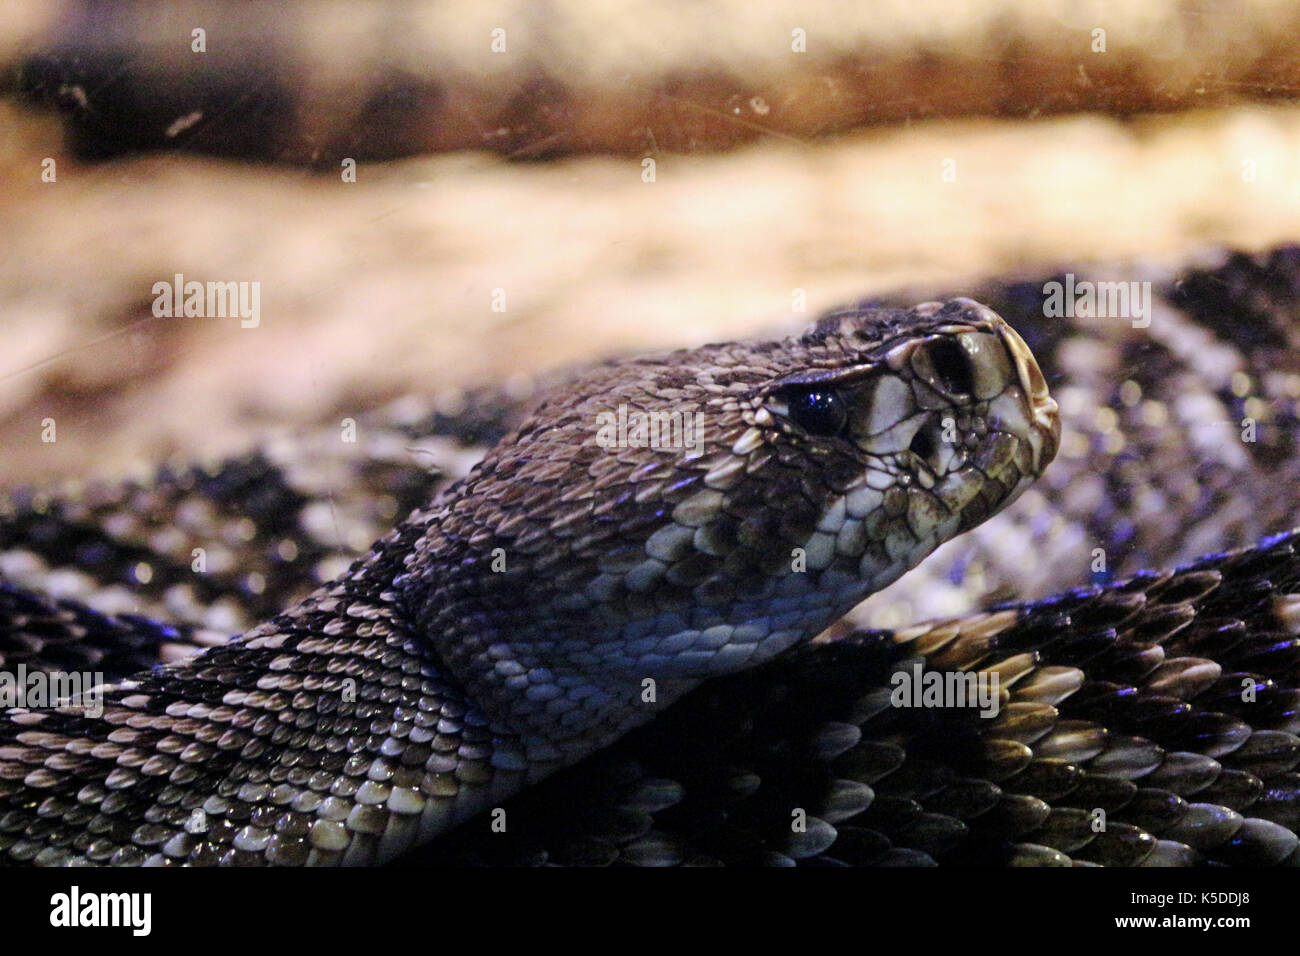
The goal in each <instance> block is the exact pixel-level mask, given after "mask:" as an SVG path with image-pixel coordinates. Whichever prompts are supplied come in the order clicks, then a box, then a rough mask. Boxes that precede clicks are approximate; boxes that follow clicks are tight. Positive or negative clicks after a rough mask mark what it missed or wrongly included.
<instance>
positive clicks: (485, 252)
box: [0, 0, 1300, 486]
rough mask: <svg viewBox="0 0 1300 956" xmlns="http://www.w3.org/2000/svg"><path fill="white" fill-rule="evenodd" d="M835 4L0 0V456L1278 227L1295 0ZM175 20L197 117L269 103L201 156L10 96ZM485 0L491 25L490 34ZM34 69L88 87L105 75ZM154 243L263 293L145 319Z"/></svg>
mask: <svg viewBox="0 0 1300 956" xmlns="http://www.w3.org/2000/svg"><path fill="white" fill-rule="evenodd" d="M147 6H148V7H153V6H154V5H147ZM838 6H839V5H836V4H830V3H825V4H823V3H814V4H810V5H807V6H804V5H800V6H798V7H791V8H790V9H789V10H787V9H786V6H785V5H781V4H773V3H767V2H761V3H742V2H739V0H735V2H725V0H710V2H707V3H692V4H671V3H670V4H659V5H654V6H653V7H652V6H650V5H647V4H643V3H638V2H631V0H602V2H601V3H599V4H594V3H587V4H577V3H565V2H554V3H531V4H529V3H523V2H522V0H519V2H513V0H499V2H493V3H470V2H465V3H438V2H426V3H420V4H404V5H397V4H382V3H370V4H351V3H349V4H335V3H318V4H313V5H304V4H298V3H289V4H266V3H253V4H238V3H214V2H207V3H182V4H168V5H167V6H166V13H165V15H164V14H163V13H142V12H141V9H142V8H138V7H136V6H135V5H130V4H128V5H103V4H96V3H89V4H87V3H67V2H60V3H43V2H28V0H10V2H8V3H6V4H5V5H4V6H3V8H0V64H2V65H3V67H4V69H5V71H6V76H7V78H8V79H7V80H6V82H5V84H4V87H3V90H4V94H5V95H4V97H3V99H0V132H2V135H0V330H2V332H3V338H2V339H0V341H2V342H3V346H2V347H0V449H3V455H4V469H3V477H2V478H0V483H3V484H4V485H5V486H12V485H14V484H17V483H23V482H30V481H43V480H48V479H50V478H52V477H54V476H60V475H63V476H68V475H89V474H94V475H113V474H117V473H119V472H122V471H124V470H127V469H130V468H133V467H139V466H141V465H145V464H148V465H152V464H156V463H157V462H159V461H160V460H162V459H163V458H164V457H166V456H169V455H176V456H182V457H187V458H190V457H205V456H211V455H216V454H220V453H224V452H229V451H236V450H239V449H242V448H245V447H248V446H250V445H252V444H253V443H255V442H256V441H257V437H258V435H259V434H260V433H261V432H263V431H264V430H265V429H268V428H272V427H277V426H279V427H283V426H286V425H287V426H293V425H295V424H299V423H307V422H315V421H324V420H329V419H331V418H333V417H336V416H339V415H345V414H355V413H356V412H358V411H360V410H362V409H364V408H367V407H370V406H372V405H374V404H376V403H378V402H380V401H383V400H385V399H388V398H392V397H394V396H397V395H401V394H403V393H407V392H416V393H420V394H425V395H429V396H440V395H441V396H443V397H444V399H448V400H449V399H450V397H451V396H454V394H455V392H456V390H457V389H459V388H464V387H467V386H473V385H479V384H492V383H496V382H502V381H507V380H509V379H511V378H512V377H514V376H520V375H527V374H528V373H530V372H532V371H535V370H539V369H544V368H549V367H554V366H557V365H564V364H567V363H570V362H578V361H584V360H589V359H591V358H595V357H600V356H604V355H609V354H614V353H618V352H625V351H628V350H637V349H655V348H663V347H670V346H678V345H691V344H696V343H700V342H703V341H706V340H716V339H719V338H728V337H734V336H743V335H746V334H757V333H761V332H764V331H769V330H771V329H773V328H781V327H785V326H789V325H792V324H801V323H802V322H803V321H804V320H805V319H807V318H809V317H810V316H811V313H814V312H816V311H817V310H818V309H820V308H822V307H825V306H829V305H833V304H836V303H837V302H839V301H842V300H844V299H848V298H856V297H861V296H864V295H867V294H871V293H875V292H885V291H889V290H891V289H896V288H899V287H903V286H906V287H909V288H912V287H915V288H922V289H924V288H934V289H935V290H943V291H950V290H954V289H960V288H961V287H962V285H963V283H966V282H971V283H973V282H974V281H975V280H977V279H979V278H981V277H988V276H992V275H999V274H1016V275H1025V276H1029V277H1033V276H1037V275H1042V274H1046V273H1049V272H1051V271H1053V270H1057V269H1061V268H1067V267H1075V266H1078V265H1081V264H1085V263H1088V262H1098V261H1120V262H1135V263H1150V264H1169V265H1173V264H1178V263H1186V262H1191V261H1195V260H1196V259H1197V258H1198V257H1204V256H1206V255H1208V254H1209V252H1210V250H1213V249H1215V248H1216V247H1218V246H1221V245H1225V244H1226V245H1232V246H1235V247H1239V248H1242V249H1246V250H1258V249H1263V248H1266V247H1268V246H1270V245H1272V244H1275V243H1278V242H1282V241H1287V240H1295V239H1297V238H1300V106H1297V105H1296V103H1295V102H1294V101H1293V99H1292V97H1291V94H1292V92H1293V91H1295V90H1297V89H1300V53H1297V50H1300V43H1298V42H1297V41H1298V40H1300V13H1298V12H1297V10H1296V8H1295V5H1294V4H1284V3H1266V2H1255V3H1232V4H1223V3H1211V2H1206V3H1173V2H1166V0H1142V2H1134V3H1119V2H1115V0H1111V2H1107V3H1095V4H1086V3H1085V4H1077V3H1060V4H1054V3H1028V2H1019V0H997V2H990V3H985V4H970V5H962V4H950V3H944V2H938V0H915V2H909V3H884V4H879V5H876V6H873V7H872V9H871V10H870V11H867V12H862V13H854V14H845V13H844V12H843V11H841V10H839V9H837V8H838ZM123 11H125V12H123ZM194 24H202V25H204V29H205V31H206V34H207V37H208V41H207V42H208V43H209V44H210V45H211V47H212V50H213V53H214V54H215V53H216V52H217V48H221V51H222V52H221V56H223V57H225V58H226V59H222V60H219V61H199V62H201V63H202V66H201V67H198V68H200V69H204V70H209V71H211V70H212V67H211V66H210V64H211V63H212V62H218V64H219V66H220V69H221V70H222V71H224V72H223V73H222V75H223V76H225V77H226V78H227V79H228V80H229V82H228V83H227V87H228V88H227V89H226V91H225V93H224V94H223V95H226V96H229V97H231V100H230V102H231V107H230V108H231V110H232V112H231V113H230V114H229V117H228V119H229V122H228V123H227V127H228V129H227V132H229V130H230V129H234V130H235V131H236V132H241V131H242V133H243V134H244V135H245V141H246V140H247V133H248V128H247V127H246V126H242V127H241V125H240V123H241V120H240V117H239V114H238V106H237V104H238V101H239V99H240V90H241V89H242V86H241V84H242V85H243V86H247V88H248V89H249V90H250V91H262V92H265V91H266V90H268V89H274V90H275V91H276V92H277V94H283V96H284V97H287V98H288V100H287V101H288V104H289V105H288V106H287V107H286V108H285V109H284V111H283V113H279V114H276V116H277V117H278V119H277V120H276V121H277V122H279V123H281V124H282V126H281V127H277V128H276V129H275V130H273V132H272V134H269V135H272V136H273V137H274V139H275V142H274V144H271V145H269V146H268V147H267V149H266V150H265V151H264V155H257V156H254V157H253V159H252V160H250V159H248V158H246V157H245V158H231V157H230V156H225V155H222V154H221V153H222V149H221V139H220V134H221V132H222V128H221V126H220V124H219V123H218V124H217V125H215V126H212V125H209V126H208V127H207V128H206V130H203V132H204V133H205V135H209V139H208V140H207V142H205V143H204V144H203V145H204V149H205V153H206V154H200V153H190V152H133V151H127V152H126V153H125V154H124V155H121V156H117V157H115V158H111V159H108V160H103V161H93V162H92V161H87V160H86V159H84V158H80V156H79V154H78V150H76V149H73V148H70V145H69V143H70V141H69V140H67V139H65V135H64V133H65V129H64V118H61V116H60V115H59V113H58V112H57V111H56V110H54V109H53V108H52V106H51V104H50V103H49V102H48V97H47V101H45V102H41V101H40V99H39V97H34V96H32V95H31V90H30V88H29V87H30V83H29V76H30V74H29V73H28V72H25V69H26V67H25V64H30V62H31V60H32V58H33V57H39V56H41V55H43V54H45V53H47V52H48V51H50V50H55V49H62V50H65V51H66V50H68V49H73V50H75V49H77V44H81V45H82V47H83V48H86V49H96V48H101V47H103V46H104V45H105V44H108V45H111V46H112V49H114V50H117V51H120V50H122V49H127V50H130V51H132V57H131V58H128V59H127V60H126V61H124V65H123V67H122V71H123V72H124V73H126V72H129V71H131V70H134V71H136V73H138V74H139V75H140V76H142V77H144V79H143V80H142V81H141V84H142V86H145V87H147V85H148V84H150V83H151V84H154V86H155V87H156V86H159V85H161V86H162V87H163V88H166V87H167V86H168V83H169V78H170V77H172V76H173V75H174V76H175V77H176V80H175V84H176V89H180V90H182V91H183V90H187V89H188V88H189V87H188V86H186V84H187V83H189V82H190V81H191V79H192V77H191V78H190V79H187V78H186V77H187V76H189V74H187V72H186V71H187V70H188V71H193V70H194V69H196V67H195V59H194V56H193V54H192V53H191V52H190V48H189V44H190V30H191V28H192V26H193V25H194ZM497 25H500V26H501V27H502V28H504V29H505V30H506V36H507V38H508V39H507V42H508V43H511V44H514V47H513V48H512V49H513V51H514V52H513V53H512V52H509V49H510V48H508V51H507V52H506V53H505V54H503V55H501V56H498V57H497V58H495V59H493V58H491V57H490V56H489V55H488V53H487V52H485V51H486V50H487V48H488V46H489V44H490V38H491V37H490V34H491V30H493V29H495V28H496V26H497ZM797 29H798V30H804V31H805V33H806V43H807V52H806V53H803V54H795V53H793V51H792V50H791V43H792V36H793V34H792V31H793V30H797ZM1098 29H1101V30H1104V31H1105V33H1104V36H1105V45H1106V49H1105V51H1104V52H1101V51H1096V50H1095V49H1094V47H1095V46H1096V44H1097V37H1096V34H1095V32H1094V31H1096V30H1098ZM267 44H270V48H271V49H272V50H273V52H272V53H270V54H268V53H266V52H265V51H266V50H267V49H268V46H267ZM394 76H397V77H400V78H401V85H399V87H396V88H394V87H393V85H392V84H393V79H392V78H393V77H394ZM114 78H115V79H116V78H118V77H116V75H115V77H114ZM56 85H57V86H60V87H61V88H60V89H55V90H54V93H55V94H56V96H55V99H57V100H58V101H59V102H62V103H63V104H64V105H65V107H66V106H67V105H68V104H69V103H72V104H73V108H74V109H81V110H86V111H91V112H93V111H94V110H96V109H101V111H102V107H100V106H98V105H97V104H99V103H102V102H103V100H102V99H101V97H103V96H106V95H109V94H110V93H112V88H111V85H95V84H85V85H84V86H81V85H79V84H77V83H75V82H63V83H60V84H56ZM372 87H377V88H379V89H380V90H381V92H382V91H386V92H385V93H384V95H383V96H379V97H377V96H376V95H375V93H374V90H373V89H372ZM394 89H396V93H395V94H394V95H388V94H391V93H393V91H394ZM46 92H47V93H49V92H50V91H49V90H48V89H47V90H46ZM172 102H173V103H174V104H181V105H182V108H181V109H180V110H179V112H178V115H177V116H175V120H177V121H182V120H186V117H187V116H190V115H191V114H190V113H187V112H185V111H184V109H183V103H184V100H183V97H182V98H180V99H177V98H175V97H173V101H172ZM277 102H278V101H277ZM377 103H379V104H382V108H380V107H378V106H376V105H375V104H377ZM394 104H396V105H394ZM217 105H218V107H220V101H217ZM193 112H202V113H204V114H205V115H204V116H202V117H200V118H199V120H196V121H195V122H201V123H211V121H212V120H213V119H214V118H216V119H220V118H221V117H220V116H219V115H217V114H218V112H219V111H217V112H214V109H213V101H212V100H207V101H205V105H204V108H203V109H202V110H195V111H193ZM101 115H102V112H101ZM381 121H382V122H381ZM182 125H183V123H182ZM381 127H382V128H381ZM72 145H73V146H75V143H73V144H72ZM244 152H245V154H246V153H247V150H246V149H245V150H244ZM349 156H355V157H358V165H357V176H356V182H355V183H350V182H344V181H343V177H342V176H341V175H340V166H339V160H340V157H349ZM368 156H369V157H371V158H367V157H368ZM647 158H648V159H651V160H653V161H654V181H653V182H646V181H644V179H643V174H644V171H645V167H644V165H643V163H644V161H645V160H646V159H647ZM49 160H53V163H54V169H55V170H56V171H57V178H56V180H55V181H54V182H44V181H42V171H43V169H46V168H48V162H47V161H49ZM175 273H183V274H184V275H185V277H186V278H187V279H197V280H200V281H205V280H209V279H211V280H223V281H224V280H236V281H256V282H259V283H260V284H261V313H262V315H261V323H260V325H259V326H258V327H257V328H255V329H242V328H240V324H239V321H238V320H237V319H209V318H189V319H186V318H162V319H160V318H155V317H153V315H152V314H151V310H150V306H151V302H152V299H153V296H152V293H151V288H152V286H153V284H154V283H155V282H158V281H170V279H171V278H172V276H173V275H174V274H175ZM497 289H500V290H504V292H505V302H506V310H505V311H504V312H495V311H493V309H492V303H493V295H494V290H497ZM796 290H803V291H804V293H805V294H806V302H807V310H808V313H809V314H808V315H802V314H798V313H797V312H796V311H795V301H796ZM46 417H53V418H55V419H56V421H57V422H58V428H59V432H58V435H59V440H58V441H57V442H55V443H53V444H45V443H42V442H41V441H40V432H41V422H42V420H43V419H44V418H46Z"/></svg>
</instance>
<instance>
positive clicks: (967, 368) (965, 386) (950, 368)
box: [927, 338, 975, 396]
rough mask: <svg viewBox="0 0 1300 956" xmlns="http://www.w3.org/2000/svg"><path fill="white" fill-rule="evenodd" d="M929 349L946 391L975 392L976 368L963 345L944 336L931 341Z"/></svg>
mask: <svg viewBox="0 0 1300 956" xmlns="http://www.w3.org/2000/svg"><path fill="white" fill-rule="evenodd" d="M927 351H928V352H929V355H930V364H931V365H932V366H933V367H934V374H935V378H936V379H937V380H938V383H939V385H940V386H941V387H942V388H943V390H944V391H946V392H948V393H949V394H950V395H972V396H973V395H974V394H975V370H974V369H972V368H971V364H970V356H969V355H967V354H966V350H965V349H964V348H962V347H961V345H959V344H958V343H957V342H956V341H955V340H953V339H950V338H942V339H937V340H936V341H934V342H931V343H930V345H929V347H928V349H927Z"/></svg>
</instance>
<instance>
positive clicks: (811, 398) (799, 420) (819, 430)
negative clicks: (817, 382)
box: [782, 388, 849, 438]
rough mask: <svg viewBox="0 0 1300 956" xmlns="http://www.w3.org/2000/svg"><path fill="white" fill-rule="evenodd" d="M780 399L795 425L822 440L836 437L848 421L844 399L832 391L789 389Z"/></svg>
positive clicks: (826, 389) (823, 389)
mask: <svg viewBox="0 0 1300 956" xmlns="http://www.w3.org/2000/svg"><path fill="white" fill-rule="evenodd" d="M782 397H783V398H785V401H786V406H787V407H788V408H789V409H790V417H791V418H792V419H793V420H794V422H795V424H797V425H798V426H799V427H800V428H802V429H803V430H804V431H806V432H808V433H809V434H810V435H819V436H821V437H823V438H830V437H832V436H834V435H838V434H839V433H840V432H841V431H842V430H843V428H844V425H845V424H846V423H847V422H848V420H849V412H848V409H847V408H846V407H845V404H844V399H843V398H841V397H840V394H839V393H838V392H836V391H834V390H833V389H829V388H799V389H790V390H789V391H787V392H785V394H784V395H783V396H782Z"/></svg>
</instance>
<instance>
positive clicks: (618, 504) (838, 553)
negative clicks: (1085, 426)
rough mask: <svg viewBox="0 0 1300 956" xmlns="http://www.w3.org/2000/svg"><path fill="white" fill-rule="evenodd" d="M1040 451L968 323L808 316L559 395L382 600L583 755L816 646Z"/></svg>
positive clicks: (977, 325) (529, 723)
mask: <svg viewBox="0 0 1300 956" xmlns="http://www.w3.org/2000/svg"><path fill="white" fill-rule="evenodd" d="M1059 440H1060V425H1059V422H1058V418H1057V408H1056V403H1055V402H1054V401H1053V400H1052V399H1051V397H1050V396H1049V395H1048V393H1047V387H1046V384H1045V382H1044V379H1043V375H1042V373H1041V372H1040V370H1039V368H1038V365H1037V364H1036V362H1035V360H1034V358H1033V356H1032V355H1031V354H1030V352H1029V349H1028V347H1027V346H1026V345H1025V343H1024V341H1023V340H1022V339H1021V338H1020V337H1019V336H1018V335H1017V334H1016V333H1015V332H1014V331H1013V330H1012V329H1011V327H1010V326H1009V325H1008V324H1007V323H1006V322H1005V321H1004V320H1003V319H1002V318H1000V317H999V316H998V315H997V314H995V313H994V312H993V311H992V310H990V309H988V308H986V307H985V306H982V305H980V304H978V303H976V302H973V301H971V300H969V299H955V300H953V301H950V302H947V303H938V302H932V303H925V304H922V305H919V306H916V307H915V308H912V309H906V310H904V309H853V310H846V311H841V312H833V313H829V314H827V315H826V316H824V317H823V318H822V319H821V320H820V321H819V322H817V324H816V325H815V326H814V327H813V328H812V329H810V330H809V331H808V332H806V333H805V334H803V335H802V336H798V337H794V338H789V339H784V340H778V341H771V342H740V343H729V344H722V345H709V346H703V347H701V348H698V349H693V350H683V351H678V352H673V353H669V354H667V355H663V356H658V357H653V358H645V359H636V360H630V361H623V362H616V363H611V364H609V365H606V366H602V367H600V368H598V369H596V370H593V371H592V372H591V373H589V374H588V375H586V376H584V377H582V378H581V379H579V380H578V381H577V382H575V383H573V384H572V385H570V386H568V387H566V388H565V389H563V390H562V391H560V392H559V393H557V394H556V395H555V396H553V397H552V398H551V399H550V400H549V401H547V402H546V403H545V404H543V405H542V406H540V407H539V408H538V410H537V412H536V413H535V414H534V415H533V416H532V417H531V418H530V419H529V421H527V422H526V423H525V424H523V425H522V426H521V427H520V429H519V430H518V431H517V432H515V433H514V434H513V435H512V436H509V437H508V438H507V439H505V440H504V441H503V442H502V444H501V445H499V446H498V447H497V448H496V449H494V450H493V452H491V453H490V454H489V455H488V457H487V458H486V459H485V460H484V461H483V462H482V463H480V465H478V466H477V467H476V468H475V469H474V471H473V472H471V474H470V475H469V476H468V477H467V478H466V479H465V480H464V481H463V482H462V483H461V485H460V487H459V488H457V489H456V494H455V495H454V496H453V497H452V498H451V500H450V501H449V502H448V503H447V504H446V506H445V508H444V509H443V511H442V512H441V513H440V514H439V515H438V516H437V519H436V520H435V521H433V522H432V523H431V524H430V527H429V531H428V533H427V534H426V536H425V539H424V540H423V541H422V542H421V546H420V549H418V550H420V551H421V552H423V556H422V557H419V558H417V559H415V560H414V562H413V568H412V572H411V573H410V574H409V575H406V576H405V578H404V580H403V581H402V582H401V587H402V589H403V590H404V591H405V593H406V594H407V596H408V598H409V599H410V601H411V603H412V604H413V605H414V607H415V613H416V617H417V619H418V621H419V623H420V627H421V630H422V631H424V632H425V633H426V634H429V635H430V636H431V638H432V639H433V640H434V641H435V643H437V644H438V646H439V650H440V652H441V655H442V657H443V658H444V660H446V662H447V663H448V664H449V665H450V666H451V667H452V669H453V671H455V672H456V673H457V674H458V675H460V676H461V677H462V679H463V680H465V681H466V682H467V683H469V684H470V685H471V687H472V690H474V691H475V692H476V694H477V696H478V699H481V700H484V701H486V702H489V706H490V708H491V709H493V710H494V711H495V712H494V714H493V716H495V717H498V718H500V719H501V720H503V722H504V723H506V724H508V725H510V726H515V727H518V726H526V727H527V728H528V729H529V730H530V731H534V732H536V733H538V734H541V735H542V736H545V737H547V738H548V739H550V740H559V739H563V738H565V737H566V736H569V737H577V738H584V739H586V740H587V742H589V738H590V736H591V735H592V734H599V733H601V732H604V733H606V734H612V733H615V732H617V731H618V730H620V729H622V728H624V727H625V726H626V725H627V723H629V722H630V721H634V720H635V719H640V718H636V717H633V716H632V715H633V714H635V713H636V712H637V711H638V707H639V706H640V704H641V703H642V702H643V700H644V688H645V686H646V684H645V681H646V680H647V679H648V680H650V681H652V683H653V682H660V683H661V684H662V685H663V686H664V687H671V688H673V690H672V692H671V693H670V694H668V695H667V696H672V695H673V694H676V693H678V692H680V691H681V690H683V689H685V688H687V687H689V686H691V685H692V684H693V683H694V682H697V681H698V680H699V679H700V678H702V677H705V676H708V675H711V674H718V673H724V672H729V671H734V670H738V669H740V668H743V667H746V666H749V665H752V664H756V663H759V662H761V661H763V660H766V659H769V658H771V657H773V656H774V655H776V654H778V653H780V652H781V651H783V650H785V649H786V648H789V647H790V646H792V645H794V644H796V643H798V642H800V641H803V640H806V639H808V638H810V637H812V636H814V635H816V634H817V633H819V632H820V631H821V630H822V629H824V628H825V627H826V626H827V625H829V624H830V623H832V622H833V621H834V620H836V619H837V618H838V617H840V616H842V615H843V614H844V613H846V612H847V611H848V610H850V609H851V608H852V607H853V606H854V605H855V604H856V603H858V602H859V601H860V600H862V599H863V598H865V597H866V596H868V595H869V594H871V593H873V592H875V591H878V590H880V589H881V588H883V587H885V586H886V585H888V584H889V583H891V582H892V581H893V580H895V579H896V578H897V577H899V576H900V575H901V574H903V573H904V572H905V571H906V570H908V569H909V568H911V567H913V566H914V565H916V564H917V563H918V562H919V561H920V560H921V559H922V558H924V557H925V556H926V555H928V554H929V553H930V552H931V551H933V550H934V549H935V548H936V547H937V546H938V545H940V544H942V543H943V542H944V541H946V540H948V539H949V538H951V537H953V536H954V535H957V534H960V533H961V532H963V531H965V530H967V529H969V528H971V527H973V526H974V525H976V524H978V523H979V522H981V521H983V520H985V519H986V518H988V517H990V516H992V515H993V514H995V513H996V512H997V511H999V510H1000V509H1001V508H1003V507H1005V506H1006V505H1007V504H1009V503H1010V502H1011V501H1013V500H1014V499H1015V498H1016V496H1018V495H1019V494H1020V493H1021V492H1022V491H1023V490H1024V489H1025V488H1026V487H1027V486H1028V485H1029V484H1030V483H1032V482H1033V480H1034V479H1035V478H1037V477H1038V475H1039V474H1040V473H1041V472H1042V470H1043V469H1044V468H1045V467H1046V466H1047V464H1048V462H1050V460H1051V459H1052V457H1053V455H1054V454H1055V453H1056V449H1057V446H1058V444H1059ZM640 711H641V712H644V711H645V708H644V707H640Z"/></svg>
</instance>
